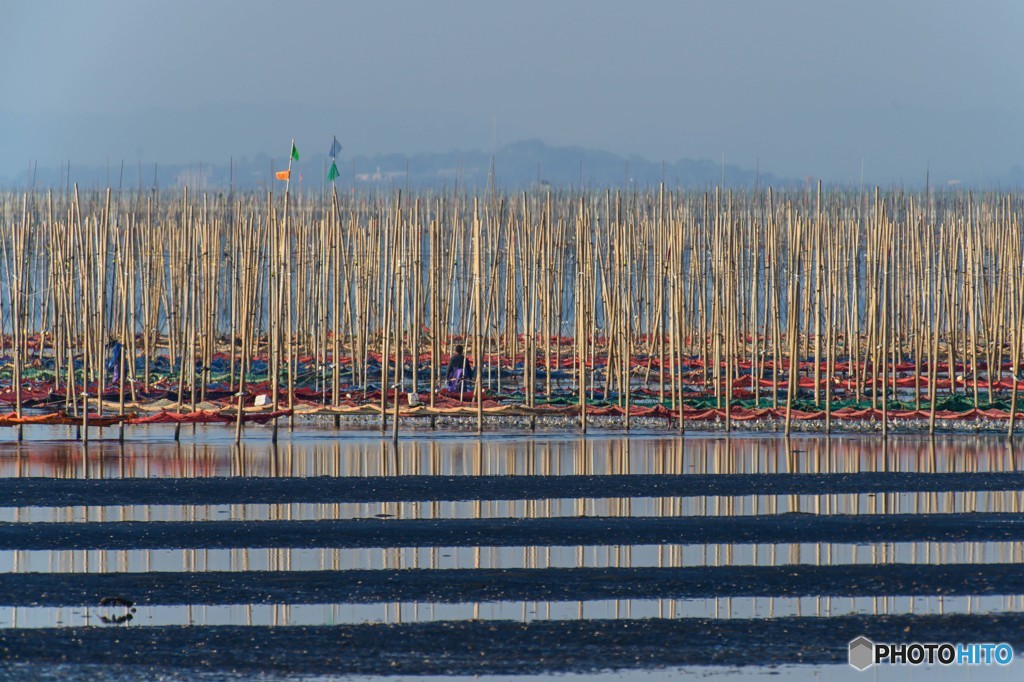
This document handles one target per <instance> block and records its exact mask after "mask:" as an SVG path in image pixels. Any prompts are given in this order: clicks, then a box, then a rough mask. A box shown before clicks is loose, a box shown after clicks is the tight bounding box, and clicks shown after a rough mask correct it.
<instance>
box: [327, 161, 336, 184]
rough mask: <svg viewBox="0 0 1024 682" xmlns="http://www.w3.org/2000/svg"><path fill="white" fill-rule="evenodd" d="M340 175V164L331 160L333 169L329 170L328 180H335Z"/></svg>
mask: <svg viewBox="0 0 1024 682" xmlns="http://www.w3.org/2000/svg"><path fill="white" fill-rule="evenodd" d="M337 177H338V164H336V163H334V162H333V161H331V170H329V171H327V180H328V181H329V182H334V180H335V178H337Z"/></svg>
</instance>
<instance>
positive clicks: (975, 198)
mask: <svg viewBox="0 0 1024 682" xmlns="http://www.w3.org/2000/svg"><path fill="white" fill-rule="evenodd" d="M0 201H2V206H0V303H2V315H0V338H2V356H3V366H2V370H0V401H2V402H3V403H5V404H7V405H9V406H10V411H9V413H8V414H6V415H4V416H3V417H2V418H0V424H4V425H21V424H25V423H44V424H45V423H74V424H81V425H83V426H86V427H87V426H90V425H104V424H113V423H146V422H153V421H158V422H159V421H163V422H171V421H173V422H182V421H186V422H188V421H192V422H196V421H223V422H225V423H228V424H230V423H234V424H235V425H236V434H239V435H240V434H241V431H242V425H243V422H245V421H247V420H252V419H255V420H263V421H267V420H270V421H273V423H274V424H275V428H276V424H277V419H278V418H279V417H282V416H286V415H287V416H291V418H294V416H295V414H296V413H303V412H308V413H322V414H328V415H335V416H337V417H340V416H342V415H352V414H354V415H370V416H372V417H373V418H375V419H379V423H380V428H381V430H382V431H386V430H387V428H388V427H389V426H390V427H391V428H392V429H393V430H394V433H395V434H396V437H397V428H398V423H399V421H400V420H406V421H407V420H410V419H412V418H413V417H429V418H430V420H431V424H432V425H433V424H434V423H435V420H436V418H437V417H439V416H448V415H455V416H460V417H463V418H467V419H470V420H472V419H475V420H476V424H477V427H478V428H479V429H482V428H483V425H484V421H485V416H492V415H498V416H501V415H505V416H517V417H519V418H525V419H529V421H530V423H531V424H535V423H536V421H535V420H536V418H537V417H538V416H545V415H554V416H559V417H560V418H562V419H564V420H566V421H567V423H568V422H571V423H573V424H576V425H578V426H579V427H580V428H582V429H584V430H585V429H586V428H587V423H588V420H594V419H598V418H601V417H608V416H611V417H614V418H615V419H616V420H617V421H616V424H621V425H622V426H624V427H625V428H626V429H628V428H629V427H630V424H631V422H635V420H636V419H639V418H644V419H649V420H650V419H654V420H663V421H664V423H665V424H666V425H667V426H668V427H669V428H678V429H680V430H682V429H685V428H687V426H686V425H687V424H688V423H701V422H702V423H708V422H713V423H715V424H716V425H720V426H721V427H722V428H725V429H732V428H736V427H737V426H738V425H739V424H741V423H743V422H748V421H749V420H769V421H770V422H773V423H776V424H777V428H780V429H785V431H786V432H787V433H788V432H789V430H790V429H791V428H793V423H794V422H796V421H806V420H813V421H814V423H815V424H816V425H821V427H822V428H824V429H825V430H830V429H832V428H833V426H834V422H846V423H849V422H851V421H867V422H869V423H871V424H873V425H877V426H878V428H879V429H880V430H881V431H882V432H883V433H886V432H887V431H888V429H889V428H890V427H891V426H892V425H893V424H896V423H899V422H901V421H902V420H911V421H913V422H914V423H916V424H919V425H920V426H921V427H922V428H928V429H929V430H931V431H934V430H935V429H936V424H937V423H942V422H944V421H948V420H957V422H958V423H959V421H962V420H979V419H981V420H1005V423H1003V422H1000V425H999V428H1005V429H1006V430H1007V431H1008V433H1012V432H1013V430H1014V428H1015V422H1016V420H1017V413H1016V409H1019V401H1018V393H1019V389H1020V388H1021V381H1020V379H1021V377H1020V370H1021V368H1020V359H1021V338H1022V325H1024V314H1022V312H1024V311H1022V306H1024V294H1022V290H1024V287H1022V284H1024V240H1022V236H1024V231H1022V226H1021V219H1022V214H1024V204H1022V197H1021V196H1019V195H1015V194H998V193H986V194H978V195H975V194H971V193H966V192H963V193H960V192H958V193H949V192H940V193H932V192H927V193H916V194H915V193H908V192H903V191H898V190H890V191H884V192H883V191H880V190H878V189H876V190H874V191H871V192H853V191H842V190H824V189H823V188H822V187H821V185H820V184H819V185H818V187H817V188H816V190H810V191H799V192H793V191H788V192H775V191H773V190H772V189H763V190H756V191H751V190H742V191H736V190H719V189H715V190H709V191H706V192H692V191H679V190H671V189H668V188H666V187H663V186H662V187H656V188H651V189H649V190H632V191H614V190H607V191H587V190H579V191H554V190H551V191H543V192H542V191H534V192H526V193H522V194H507V193H502V192H500V191H494V190H490V191H486V192H479V193H472V194H470V193H466V192H462V191H458V190H450V191H438V192H424V193H412V194H410V193H408V192H401V191H398V190H395V191H393V192H390V193H376V194H359V193H345V194H338V193H337V192H332V193H326V194H298V195H296V194H293V193H289V191H288V190H285V191H284V192H279V193H271V192H268V193H249V194H241V195H235V194H230V195H227V196H225V195H223V194H201V195H196V194H195V193H193V192H190V191H189V190H188V189H187V188H183V189H181V190H179V191H176V192H173V193H172V192H168V191H164V192H162V193H157V192H149V193H146V192H131V193H129V192H124V193H122V192H120V191H113V190H110V189H107V190H104V191H89V192H85V191H80V190H79V189H78V188H77V187H76V188H74V189H73V190H68V191H63V192H52V191H51V192H46V193H42V192H28V193H22V194H13V193H8V194H6V195H3V196H2V197H0ZM115 344H120V345H119V346H117V349H116V350H113V349H114V347H115ZM456 344H462V345H464V346H465V349H466V356H467V357H468V358H469V360H470V362H471V364H472V366H473V367H474V369H475V377H474V380H473V381H470V382H466V383H464V384H460V385H458V386H449V385H448V384H447V383H446V382H445V381H444V378H445V377H444V376H443V375H444V370H445V367H446V364H447V362H448V359H449V357H450V354H451V353H452V352H453V348H454V346H455V345H456ZM450 388H454V389H455V390H449V389H450ZM1015 407H1016V409H1015ZM872 428H873V427H872ZM19 433H20V429H19Z"/></svg>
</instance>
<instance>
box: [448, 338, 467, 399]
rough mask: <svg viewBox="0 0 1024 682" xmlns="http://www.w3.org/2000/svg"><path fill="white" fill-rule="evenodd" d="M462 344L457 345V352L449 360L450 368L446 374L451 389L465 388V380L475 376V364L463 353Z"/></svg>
mask: <svg viewBox="0 0 1024 682" xmlns="http://www.w3.org/2000/svg"><path fill="white" fill-rule="evenodd" d="M462 350H463V348H462V345H461V344H460V345H458V346H455V353H454V354H453V355H452V357H451V359H450V360H448V370H447V371H446V372H445V374H444V379H445V381H447V382H448V390H449V391H460V390H463V387H464V386H465V382H466V381H468V380H470V379H472V378H473V365H471V364H470V363H469V359H468V358H467V357H466V356H465V355H463V354H462Z"/></svg>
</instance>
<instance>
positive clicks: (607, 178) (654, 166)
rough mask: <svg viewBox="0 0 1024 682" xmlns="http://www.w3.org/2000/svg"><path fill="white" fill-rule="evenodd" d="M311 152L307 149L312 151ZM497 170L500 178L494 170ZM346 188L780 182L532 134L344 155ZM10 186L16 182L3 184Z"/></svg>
mask: <svg viewBox="0 0 1024 682" xmlns="http://www.w3.org/2000/svg"><path fill="white" fill-rule="evenodd" d="M304 151H306V150H304ZM286 163H287V160H286V159H277V160H276V162H275V160H274V159H271V158H270V157H268V156H266V155H265V154H258V155H256V156H254V157H252V158H246V157H242V158H239V159H233V160H227V161H221V162H217V163H199V162H196V163H191V164H180V163H178V164H161V163H156V164H154V163H152V162H150V163H140V162H124V163H122V162H120V161H117V162H111V164H110V165H109V166H108V165H103V166H89V165H83V166H76V165H75V164H74V163H73V162H72V164H71V170H70V174H68V172H67V168H52V167H47V168H39V167H34V168H32V169H31V170H28V169H26V170H24V171H22V172H21V173H19V174H18V175H17V176H16V177H15V178H14V181H13V188H15V189H19V190H24V189H26V188H29V187H35V188H36V189H44V188H48V187H60V186H66V185H68V184H74V183H78V184H79V185H80V186H83V187H106V186H110V187H113V188H118V187H121V188H124V189H132V188H138V187H140V186H141V187H143V188H145V189H150V188H153V187H159V188H169V187H173V186H185V185H188V186H189V187H190V188H193V189H198V190H204V189H211V190H212V189H218V190H220V189H229V188H231V187H232V186H233V187H234V188H236V189H240V190H242V189H254V188H259V187H266V186H267V185H269V184H271V183H272V182H274V181H273V180H272V178H273V171H274V170H275V169H276V170H281V169H282V168H284V166H285V164H286ZM329 166H330V159H329V158H327V157H326V156H325V155H323V154H309V153H307V154H304V155H303V157H302V160H301V161H300V162H297V163H296V164H295V165H294V167H293V175H292V178H293V181H296V182H294V183H293V186H296V187H298V188H301V189H304V190H310V189H318V188H321V187H322V186H323V185H324V183H326V176H327V170H328V168H329ZM492 169H493V178H492V177H491V176H492ZM338 170H339V177H338V179H337V181H336V184H337V186H338V187H339V188H342V187H345V188H349V187H353V186H355V187H365V188H387V187H405V186H408V187H411V188H418V189H419V188H426V187H448V188H452V187H455V186H458V187H462V188H467V189H472V188H482V187H486V186H488V185H489V184H491V183H492V182H493V184H494V186H495V187H496V188H499V189H524V188H527V187H531V186H536V185H542V186H543V185H549V186H553V187H577V188H578V187H585V188H592V189H593V188H605V187H651V186H657V185H658V184H659V183H660V182H662V181H664V182H665V183H666V185H668V186H670V187H684V188H704V187H711V186H715V185H720V186H725V187H737V186H738V187H752V186H754V185H755V184H761V185H767V184H779V183H780V182H786V181H781V180H780V179H779V178H776V177H775V176H773V175H772V174H770V173H760V174H759V173H758V172H757V171H756V170H751V169H744V168H739V167H737V166H735V165H732V164H724V165H723V164H721V163H715V162H713V161H710V160H699V161H695V160H691V159H680V160H677V161H674V162H660V161H657V162H655V161H650V160H648V159H646V158H643V157H641V156H638V155H632V156H628V157H627V156H621V155H619V154H614V153H612V152H607V151H600V150H594V149H586V148H583V147H569V146H566V147H562V146H551V145H548V144H546V143H544V142H542V141H541V140H536V139H534V140H524V141H520V142H514V143H511V144H508V145H505V146H503V147H501V148H500V149H498V150H496V151H494V152H487V151H481V150H470V151H465V150H453V151H448V152H428V153H419V154H412V155H404V154H375V155H358V156H354V157H351V158H344V157H342V158H339V159H338ZM3 184H4V185H6V187H7V189H11V188H12V184H11V183H9V182H5V183H3Z"/></svg>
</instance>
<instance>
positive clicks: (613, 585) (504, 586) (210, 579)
mask: <svg viewBox="0 0 1024 682" xmlns="http://www.w3.org/2000/svg"><path fill="white" fill-rule="evenodd" d="M1017 594H1024V571H1021V568H1020V566H1019V565H1018V564H985V565H971V564H949V565H937V566H933V565H918V564H882V565H870V564H856V565H840V566H812V565H803V564H800V565H793V566H715V567H704V566H696V567H686V568H545V569H521V568H516V569H445V570H430V569H404V570H391V569H382V570H348V571H244V572H230V571H204V572H196V573H165V572H154V573H105V574H104V573H85V574H73V573H71V574H64V573H56V574H54V573H25V574H9V573H8V574H0V605H2V606H96V605H99V604H101V603H104V600H108V601H109V600H110V599H111V598H112V595H116V596H117V599H121V600H125V599H127V600H130V601H131V602H132V603H133V604H134V605H137V606H156V605H162V606H171V605H199V604H203V605H218V604H343V603H380V602H412V601H418V602H434V603H465V602H488V601H577V600H580V601H581V600H600V599H654V598H676V599H686V598H694V599H698V598H712V597H808V596H832V597H878V596H925V595H928V596H932V595H945V596H962V595H972V596H978V595H1017Z"/></svg>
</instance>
